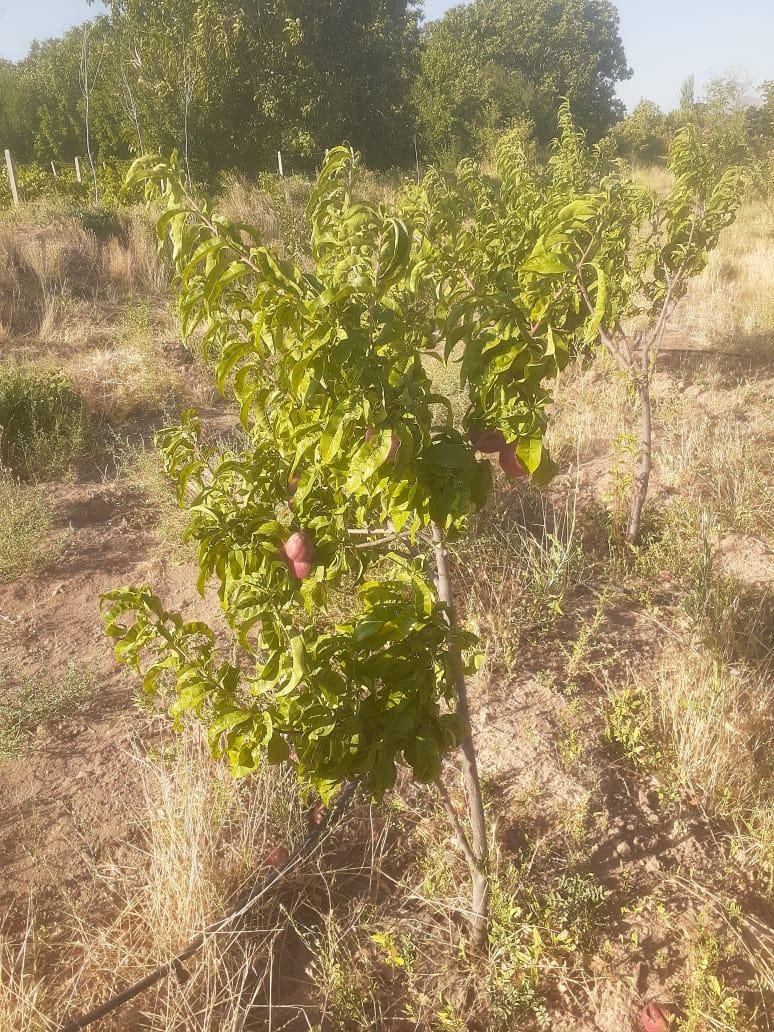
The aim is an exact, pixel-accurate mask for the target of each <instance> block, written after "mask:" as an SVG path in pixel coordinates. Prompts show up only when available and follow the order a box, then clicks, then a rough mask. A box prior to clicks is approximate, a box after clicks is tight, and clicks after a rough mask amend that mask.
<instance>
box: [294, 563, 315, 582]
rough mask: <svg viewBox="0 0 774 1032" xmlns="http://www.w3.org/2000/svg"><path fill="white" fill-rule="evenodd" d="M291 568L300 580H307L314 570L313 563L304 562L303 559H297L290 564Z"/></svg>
mask: <svg viewBox="0 0 774 1032" xmlns="http://www.w3.org/2000/svg"><path fill="white" fill-rule="evenodd" d="M290 569H291V570H292V571H293V573H294V574H295V575H296V577H298V579H299V580H306V578H307V577H308V576H309V574H310V573H311V572H312V564H311V563H307V562H304V560H303V559H295V560H293V562H291V564H290Z"/></svg>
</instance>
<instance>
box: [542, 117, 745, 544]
mask: <svg viewBox="0 0 774 1032" xmlns="http://www.w3.org/2000/svg"><path fill="white" fill-rule="evenodd" d="M560 118H561V129H562V131H561V136H560V139H559V141H558V143H557V146H556V147H555V150H554V154H553V157H552V159H551V161H550V162H549V164H548V175H549V178H550V179H553V180H554V181H559V182H563V183H565V184H566V185H567V187H568V188H570V189H575V190H581V191H595V192H597V193H598V195H599V204H598V205H597V212H596V215H595V218H594V220H593V222H592V223H591V224H590V227H589V228H590V231H591V235H592V239H593V244H592V245H591V246H590V247H589V250H588V252H587V253H584V254H583V256H582V259H581V262H580V263H579V264H578V265H577V266H576V264H575V262H574V259H573V258H572V257H570V258H569V259H568V260H565V259H564V258H563V256H562V253H561V245H554V244H551V243H550V242H549V243H548V244H547V246H546V260H545V264H544V265H543V266H542V268H543V269H544V270H545V272H546V275H548V276H553V281H554V284H555V289H556V290H569V291H570V292H571V293H574V292H575V291H576V290H579V291H580V295H581V297H582V299H583V304H584V305H585V307H586V310H587V311H588V312H589V313H592V314H593V320H592V322H591V323H590V324H589V337H588V338H587V343H588V344H590V345H592V346H594V345H598V344H601V345H602V347H603V348H604V349H605V350H606V351H607V353H608V354H609V355H610V356H611V357H612V359H613V361H614V363H615V365H616V366H617V367H618V369H619V370H621V371H622V372H623V374H624V375H625V377H626V378H627V380H628V382H629V384H630V385H631V387H632V392H633V394H634V396H635V397H636V399H637V403H638V406H639V424H640V428H639V434H638V442H637V443H638V449H637V450H638V453H639V454H638V460H637V469H636V473H635V475H634V477H633V486H632V492H631V501H630V508H629V516H628V520H627V528H626V540H627V541H628V542H629V544H632V545H635V544H637V543H638V542H639V540H640V535H641V532H642V513H643V508H644V506H645V501H646V498H647V495H648V485H649V482H650V475H651V472H652V469H653V412H652V402H651V387H652V383H653V375H654V372H655V369H656V362H657V358H658V353H659V349H660V348H661V345H662V344H663V341H664V334H665V333H666V330H667V328H668V326H669V321H670V319H671V317H672V316H673V314H674V310H675V307H676V305H677V303H678V302H679V301H680V299H681V298H683V297H684V296H685V293H686V291H687V289H688V285H689V283H690V280H691V279H692V278H694V277H696V276H698V275H699V274H700V273H701V272H703V271H704V269H705V268H706V266H707V259H708V257H709V253H710V252H711V251H712V250H714V248H715V247H717V244H718V240H719V238H720V234H721V232H722V230H723V229H725V228H726V226H729V225H730V224H731V223H732V222H733V221H734V219H735V217H736V214H737V211H738V209H739V205H740V203H741V199H742V196H743V193H744V177H743V173H742V171H741V169H738V168H729V169H726V170H725V171H721V170H719V169H718V168H717V167H716V166H715V164H714V162H713V159H712V156H711V151H710V149H709V147H708V146H707V145H706V144H705V143H704V142H703V141H702V138H701V135H700V131H699V129H698V128H697V127H696V126H695V125H693V124H690V125H687V126H686V127H685V128H683V129H682V130H681V131H680V132H678V133H677V134H676V136H675V138H674V140H673V141H672V143H671V146H670V148H669V160H668V169H669V171H670V172H671V174H672V179H673V184H672V188H671V191H670V192H669V194H668V195H667V196H666V197H663V198H659V197H657V196H656V195H655V194H654V193H653V192H652V191H650V190H648V189H646V188H645V187H642V186H640V185H638V184H637V183H636V182H635V181H634V180H633V179H632V177H631V174H630V173H629V172H628V171H627V169H626V167H625V166H624V165H622V164H621V163H620V162H618V161H615V160H612V159H611V156H610V149H609V146H608V143H607V141H605V142H603V144H602V145H599V146H597V147H595V148H591V149H589V148H587V147H586V146H585V143H584V139H583V136H582V134H581V133H579V132H578V131H577V130H576V129H575V128H574V126H573V124H572V120H571V118H570V114H569V110H568V109H567V108H566V107H565V108H563V110H562V112H561V116H560ZM552 262H555V263H556V267H555V269H553V270H552V269H551V267H550V266H551V263H552ZM570 280H573V281H574V282H570Z"/></svg>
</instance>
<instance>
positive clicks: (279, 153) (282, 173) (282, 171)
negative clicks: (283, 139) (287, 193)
mask: <svg viewBox="0 0 774 1032" xmlns="http://www.w3.org/2000/svg"><path fill="white" fill-rule="evenodd" d="M277 168H278V169H279V174H280V178H281V179H284V178H285V168H284V166H283V164H282V151H281V150H278V151H277Z"/></svg>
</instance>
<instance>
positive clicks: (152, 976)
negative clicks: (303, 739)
mask: <svg viewBox="0 0 774 1032" xmlns="http://www.w3.org/2000/svg"><path fill="white" fill-rule="evenodd" d="M356 788H357V785H356V784H355V783H354V782H351V783H350V784H349V785H347V787H346V788H345V789H344V791H343V792H342V793H341V795H340V796H339V797H338V799H337V800H336V802H335V803H334V804H333V807H332V808H331V809H330V810H329V811H328V812H327V813H326V814H325V816H324V817H323V819H322V820H321V821H320V823H319V824H317V825H315V827H313V828H312V830H311V831H310V832H309V834H308V835H307V836H306V838H305V839H304V841H303V842H301V843H300V845H298V846H297V847H296V848H295V850H294V851H293V852H292V853H291V854H290V856H289V857H288V858H287V860H286V861H285V862H284V863H283V864H282V865H281V866H280V867H278V868H277V869H276V870H275V871H272V873H271V874H269V875H267V876H266V877H265V878H263V879H262V880H261V881H260V882H259V883H258V885H254V886H253V887H252V888H251V889H250V890H249V891H248V892H246V893H244V895H242V896H240V897H239V899H238V900H237V901H236V903H235V904H234V905H233V906H232V907H231V909H230V910H228V911H227V912H226V913H225V914H224V915H223V917H220V918H218V920H217V921H213V922H212V924H209V925H207V927H206V928H205V929H203V931H201V932H199V934H198V935H197V936H196V937H195V938H194V939H192V940H191V941H190V942H189V943H188V945H187V946H186V947H185V948H184V949H182V950H181V951H180V953H178V954H177V955H176V956H174V957H173V958H172V959H171V960H168V961H167V962H166V963H165V964H160V965H159V966H158V967H157V968H156V969H155V971H151V972H150V973H149V974H147V975H146V976H145V978H141V979H140V981H139V982H135V983H134V985H130V986H129V987H128V988H127V989H124V990H123V992H120V993H117V994H116V995H115V996H111V998H110V999H109V1000H106V1001H105V1003H103V1004H101V1005H100V1006H99V1007H95V1008H94V1010H91V1011H89V1013H88V1014H83V1015H82V1016H81V1017H79V1018H74V1019H73V1020H71V1021H68V1022H67V1023H66V1024H64V1025H60V1026H59V1032H79V1030H80V1029H83V1028H87V1027H88V1026H89V1025H93V1024H94V1022H95V1021H99V1019H100V1018H105V1017H107V1015H108V1014H112V1013H113V1011H115V1010H118V1008H119V1007H122V1006H123V1005H124V1004H125V1003H128V1002H129V1001H130V1000H133V999H134V998H135V996H139V995H140V993H142V992H145V990H146V989H150V987H151V986H152V985H155V984H156V983H157V982H160V981H161V980H162V978H166V977H167V976H168V975H171V974H173V973H174V974H175V975H177V977H178V978H179V979H180V981H181V982H183V981H185V979H186V977H187V976H186V972H185V968H184V967H183V961H185V960H188V958H189V957H192V956H193V955H194V953H196V952H197V951H198V950H200V949H201V948H202V946H203V945H204V942H205V940H206V938H207V936H208V935H213V934H214V933H216V932H220V931H221V930H222V929H223V928H225V927H226V926H227V925H229V924H230V923H231V922H232V921H234V920H236V918H238V917H241V916H242V915H243V914H245V913H247V911H248V910H249V909H250V908H251V907H252V906H253V905H254V904H255V903H257V902H258V900H259V899H260V898H261V896H263V895H264V894H265V893H266V892H268V890H269V889H270V888H271V887H272V886H273V885H275V884H276V883H277V882H278V881H279V880H280V879H281V878H283V877H284V876H285V875H286V874H287V872H288V871H289V870H290V869H291V868H292V867H294V866H295V865H296V864H297V863H298V862H299V861H300V860H303V859H304V858H305V857H306V856H307V855H308V854H309V853H311V851H312V849H313V848H314V847H315V845H317V843H318V842H319V841H320V839H321V838H322V836H323V833H324V832H325V831H326V830H327V829H328V828H329V827H331V825H333V824H335V823H336V821H338V820H339V818H340V817H341V815H342V814H343V813H344V811H345V810H346V808H347V806H348V805H349V803H350V800H351V799H352V796H353V795H354V794H355V789H356Z"/></svg>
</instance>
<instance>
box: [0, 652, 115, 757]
mask: <svg viewBox="0 0 774 1032" xmlns="http://www.w3.org/2000/svg"><path fill="white" fill-rule="evenodd" d="M95 687H96V679H95V677H94V674H93V673H91V672H90V671H88V670H84V669H83V668H81V667H78V666H76V665H75V664H74V663H71V664H70V665H69V666H68V667H67V670H66V671H65V672H64V673H63V674H60V675H58V676H57V675H56V674H44V673H43V672H42V671H39V672H38V673H36V674H34V675H32V674H30V675H26V676H24V677H23V678H22V679H21V681H19V682H18V683H17V684H14V683H12V682H11V680H10V677H9V675H8V672H7V671H0V695H2V701H1V702H0V760H4V759H9V758H10V757H12V756H15V755H16V754H17V753H18V752H19V751H20V750H21V749H22V747H23V745H24V742H25V739H26V738H27V737H28V736H29V735H30V734H31V733H32V732H34V731H35V730H36V729H37V728H38V727H40V726H41V725H43V724H45V723H47V722H48V721H51V720H60V719H62V718H63V717H67V716H70V715H71V714H72V713H74V712H76V711H77V710H78V709H79V707H80V706H81V705H82V704H83V702H84V701H85V700H86V699H87V698H88V697H89V696H90V695H91V694H92V693H93V691H94V689H95Z"/></svg>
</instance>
